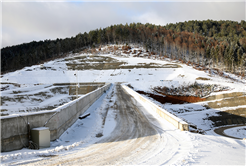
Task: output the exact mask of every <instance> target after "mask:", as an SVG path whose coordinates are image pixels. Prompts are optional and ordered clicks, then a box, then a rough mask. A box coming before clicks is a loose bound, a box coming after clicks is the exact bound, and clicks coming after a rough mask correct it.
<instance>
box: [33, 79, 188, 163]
mask: <svg viewBox="0 0 246 166" xmlns="http://www.w3.org/2000/svg"><path fill="white" fill-rule="evenodd" d="M115 86H116V87H115V92H116V94H115V95H116V96H117V100H116V101H117V102H116V103H115V105H116V108H117V110H118V113H117V119H116V121H117V124H116V127H115V129H114V131H113V132H112V133H111V135H110V136H109V137H107V138H104V139H102V140H100V141H99V142H97V143H96V144H93V145H91V146H89V147H87V148H83V149H81V150H80V151H79V152H76V153H72V154H68V155H65V156H61V157H59V156H58V157H53V158H50V159H48V160H41V161H38V162H34V163H29V164H30V165H59V164H61V165H63V164H64V165H105V164H107V165H132V164H134V165H137V164H148V165H153V164H155V165H156V164H158V165H160V164H173V163H175V162H176V161H177V160H178V159H180V157H183V156H184V155H185V154H188V151H189V146H190V144H189V142H188V143H185V142H187V140H186V138H184V137H182V132H179V131H177V130H175V129H170V128H168V127H166V129H167V130H169V131H168V132H167V131H164V130H163V128H165V126H164V127H162V128H160V127H158V125H159V126H160V124H158V123H159V122H158V121H157V120H155V118H154V117H153V116H152V115H150V114H148V113H146V112H145V113H144V112H143V107H142V106H141V105H138V104H137V102H136V101H135V100H134V99H133V98H132V97H131V96H130V95H129V94H127V93H126V92H125V91H124V90H123V89H122V88H121V86H120V84H116V85H115ZM150 121H151V122H150ZM184 145H185V146H184Z"/></svg>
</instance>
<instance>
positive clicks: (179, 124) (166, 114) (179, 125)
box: [121, 85, 189, 131]
mask: <svg viewBox="0 0 246 166" xmlns="http://www.w3.org/2000/svg"><path fill="white" fill-rule="evenodd" d="M121 86H122V87H123V88H124V89H125V90H126V92H127V93H129V94H130V95H131V96H133V97H134V98H135V99H136V100H137V101H138V102H139V103H142V102H143V103H144V104H147V105H148V107H149V108H151V110H153V111H155V112H156V113H158V114H159V115H160V116H161V117H162V118H164V119H166V120H167V121H168V122H170V123H171V124H173V125H174V126H175V127H176V128H177V129H180V130H181V131H189V125H188V123H186V122H185V121H183V120H181V119H179V118H178V117H176V116H174V115H172V114H170V113H169V112H167V111H166V110H164V109H162V108H160V107H158V106H157V105H156V104H154V103H152V102H151V101H149V100H148V99H146V98H144V97H143V96H141V95H140V94H138V93H137V92H135V91H134V90H132V89H130V88H129V87H127V86H125V85H121Z"/></svg>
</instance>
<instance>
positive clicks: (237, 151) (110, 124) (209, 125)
mask: <svg viewBox="0 0 246 166" xmlns="http://www.w3.org/2000/svg"><path fill="white" fill-rule="evenodd" d="M110 47H112V46H110ZM134 50H135V51H134ZM140 50H141V51H140ZM74 74H77V77H75V75H74ZM228 75H229V74H228ZM230 76H231V77H232V78H234V80H232V79H228V78H224V77H220V76H218V75H216V74H213V73H212V74H211V73H208V72H204V71H198V70H195V69H194V68H193V67H192V66H187V65H186V64H181V63H179V62H178V61H171V60H170V59H160V58H159V57H158V56H157V55H151V56H148V53H147V52H146V51H145V50H144V49H143V48H139V47H135V48H134V47H132V48H131V49H130V50H128V51H127V52H126V51H124V50H122V49H121V47H117V50H116V51H112V50H111V49H110V48H108V47H107V46H106V47H103V48H101V50H100V51H98V52H97V53H96V54H87V53H81V54H75V55H73V54H71V55H69V56H68V57H67V58H65V59H57V60H54V61H50V62H47V63H44V64H42V65H35V66H31V67H25V68H23V69H21V70H18V71H15V72H11V73H7V74H5V75H3V76H2V78H1V82H2V83H4V84H1V90H2V91H1V100H2V101H1V115H2V116H3V115H5V114H6V115H7V114H8V115H12V114H22V113H28V111H26V110H28V109H29V110H30V109H31V108H32V109H33V110H35V109H34V107H37V106H39V107H43V109H42V110H45V108H48V107H49V106H50V107H52V108H53V107H57V106H59V105H61V104H63V103H66V102H69V101H71V100H72V98H71V96H70V95H69V94H68V93H67V91H68V87H66V86H60V87H54V86H53V84H54V83H76V82H77V80H78V82H111V83H113V86H112V87H111V88H110V90H109V91H108V92H107V94H105V95H103V96H102V97H101V98H100V99H99V100H98V101H96V103H94V104H93V105H92V106H91V107H90V108H89V109H88V110H87V112H88V113H91V116H89V117H88V118H86V119H85V120H83V121H81V120H78V121H77V122H76V123H75V124H74V125H73V126H72V127H71V128H70V129H68V130H67V131H66V132H65V133H64V134H63V135H62V136H61V137H60V139H58V140H56V141H54V142H52V143H51V147H50V148H47V149H42V150H36V151H34V150H29V149H22V150H19V151H14V152H5V153H1V162H2V163H3V164H6V165H8V164H21V163H22V164H25V163H28V162H29V161H35V160H41V159H43V158H44V157H52V156H53V157H54V156H63V155H65V154H66V153H70V154H71V153H75V152H76V153H77V152H78V151H79V150H80V149H86V148H87V147H89V146H91V145H93V144H94V143H95V142H97V141H99V140H101V139H104V138H106V137H107V136H110V134H111V132H112V131H113V130H114V128H115V126H116V120H115V116H117V115H116V114H117V112H116V111H115V110H114V109H113V107H114V105H113V103H114V102H117V96H116V94H115V93H114V91H115V84H116V83H117V82H121V83H124V84H126V85H128V86H130V87H132V88H133V89H134V90H135V91H142V92H144V93H145V94H142V95H143V96H144V97H146V98H148V99H150V100H151V101H153V102H154V103H156V104H157V105H159V106H160V107H162V108H164V109H166V110H167V111H169V112H171V113H172V114H175V115H176V116H178V117H180V118H182V119H184V120H185V121H186V122H188V123H189V124H190V125H191V126H193V127H190V128H191V130H193V131H195V132H200V133H202V134H203V135H202V134H196V133H192V132H180V131H176V130H175V129H174V128H173V127H172V126H171V125H170V124H168V123H167V122H165V121H163V120H161V119H160V117H158V115H154V114H153V116H154V117H155V118H156V119H158V121H160V126H159V128H162V129H163V130H169V129H170V130H171V131H169V132H172V134H173V135H175V134H176V135H179V136H181V137H184V138H185V140H186V141H187V142H185V141H183V142H179V143H180V146H184V147H186V149H183V150H184V151H185V153H184V152H181V151H179V150H177V152H176V153H177V154H179V158H177V160H176V161H175V162H173V161H172V163H168V162H167V163H164V164H174V165H183V164H191V165H192V164H195V165H200V164H201V165H207V164H216V165H218V164H221V165H224V164H230V165H235V164H240V165H245V144H246V142H245V139H244V140H242V138H245V134H242V131H245V126H244V127H241V128H236V129H235V130H233V129H230V130H229V129H228V130H225V134H228V135H230V136H233V135H234V136H235V137H239V138H241V140H236V139H232V138H227V137H223V136H220V135H218V134H216V133H215V132H214V129H217V128H218V127H220V126H221V125H219V123H217V121H215V119H216V118H214V117H219V116H220V112H225V113H226V112H227V111H233V110H242V111H245V109H246V103H245V102H246V101H245V93H246V80H241V79H240V78H238V77H236V76H234V75H231V74H230ZM194 83H196V84H200V85H216V86H218V87H222V89H223V88H224V90H222V91H218V92H216V90H214V91H211V92H212V93H209V94H208V95H207V96H205V97H206V98H207V100H206V101H205V100H204V101H200V102H196V103H187V102H185V103H178V104H173V103H162V102H161V101H157V100H155V99H154V98H153V97H151V95H150V94H155V95H160V96H161V94H157V92H155V91H153V88H155V87H167V88H171V89H175V88H176V89H178V88H179V87H181V86H186V85H193V84H194ZM17 85H18V86H17ZM236 92H237V93H239V92H240V95H239V96H238V101H242V102H240V103H238V104H235V105H233V104H231V105H226V103H223V101H225V100H226V102H230V100H231V99H232V98H234V97H235V96H233V97H223V98H215V99H212V97H213V96H214V95H222V96H223V95H224V96H226V95H225V94H227V95H228V96H229V95H230V94H232V93H236ZM162 96H163V97H165V95H162ZM209 97H210V98H209ZM227 100H228V101H227ZM30 101H31V102H30ZM51 103H52V104H51ZM218 105H219V106H220V107H217V106H218ZM106 107H107V108H110V109H109V113H108V114H107V118H106V122H105V124H104V125H102V123H101V122H102V117H101V115H102V114H105V113H104V112H103V111H104V109H105V108H106ZM26 108H27V109H26ZM10 110H11V111H10ZM20 110H24V111H22V112H21V111H20ZM42 110H41V111H42ZM38 111H40V110H38ZM230 113H232V112H230ZM232 114H233V113H232ZM221 116H222V115H221ZM223 116H225V115H223ZM235 116H238V115H235ZM244 119H245V116H242V120H244ZM161 121H163V122H161ZM91 124H94V125H91ZM222 125H223V124H222ZM227 125H228V124H227ZM230 125H231V126H233V125H235V123H231V124H230ZM237 131H238V132H237ZM76 133H82V134H76ZM98 133H104V134H103V136H102V137H97V136H96V135H97V134H98ZM161 135H162V136H163V137H165V132H163V133H161ZM166 139H169V140H171V138H169V137H167V138H166ZM179 141H181V140H179ZM163 145H164V144H163ZM165 146H167V149H169V148H170V149H171V148H172V147H171V146H170V147H169V145H165ZM186 152H187V153H186ZM161 153H165V151H163V152H161V151H160V152H158V155H160V154H161ZM145 155H151V154H150V153H146V154H145ZM155 159H156V160H153V161H152V164H155V162H156V163H160V161H161V158H158V160H157V158H155ZM13 162H14V163H13ZM129 163H130V162H129ZM129 163H127V162H125V163H123V164H129ZM139 163H140V164H144V163H143V162H139Z"/></svg>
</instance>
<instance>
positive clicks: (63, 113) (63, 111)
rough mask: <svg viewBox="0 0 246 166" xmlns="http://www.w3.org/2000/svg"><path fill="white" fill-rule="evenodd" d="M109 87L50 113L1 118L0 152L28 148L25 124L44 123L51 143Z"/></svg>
mask: <svg viewBox="0 0 246 166" xmlns="http://www.w3.org/2000/svg"><path fill="white" fill-rule="evenodd" d="M110 86H111V84H110V83H107V84H105V85H104V86H103V87H101V88H99V89H97V90H94V91H92V92H90V93H88V94H86V95H85V96H82V97H80V98H78V99H76V100H73V101H71V102H69V103H67V104H64V105H62V106H60V107H58V108H56V109H54V110H51V111H42V112H35V113H29V114H22V115H21V116H18V115H17V116H16V115H12V116H11V115H10V116H4V117H1V152H6V151H12V150H17V149H21V148H23V147H24V145H25V146H28V131H27V123H29V124H30V128H35V127H43V126H44V124H45V123H46V125H45V126H46V127H49V129H50V139H51V141H53V140H55V139H57V138H59V137H60V136H61V135H62V134H63V132H64V131H66V130H67V129H68V128H69V127H70V126H71V125H72V124H73V123H74V122H75V121H76V120H77V119H78V117H79V116H80V115H82V114H83V113H84V112H85V111H86V110H87V109H88V108H89V107H90V106H91V105H92V104H93V103H94V102H95V101H96V100H97V99H98V98H99V97H100V96H101V95H102V94H103V93H104V92H105V91H106V90H107V89H108V88H109V87H110ZM23 144H24V145H23Z"/></svg>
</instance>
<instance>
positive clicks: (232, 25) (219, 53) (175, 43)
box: [1, 20, 246, 76]
mask: <svg viewBox="0 0 246 166" xmlns="http://www.w3.org/2000/svg"><path fill="white" fill-rule="evenodd" d="M120 43H121V44H126V45H128V44H129V43H138V44H140V45H142V46H144V47H145V49H146V50H147V51H150V52H155V53H156V54H159V56H164V57H168V58H171V59H177V60H180V61H182V62H185V63H188V64H192V65H194V64H196V66H199V67H201V66H204V67H205V66H206V67H209V68H212V67H213V68H217V69H220V70H223V71H229V72H233V73H237V74H241V75H242V76H244V73H245V61H246V22H245V21H241V22H240V23H238V22H234V21H213V20H206V21H196V20H195V21H188V22H179V23H176V24H167V25H166V26H159V25H158V26H157V25H153V24H149V23H147V24H141V23H131V24H129V25H128V24H125V25H122V24H119V25H111V26H109V27H106V28H104V29H101V28H100V29H96V30H92V31H90V32H89V33H87V32H84V33H83V34H82V33H79V34H78V35H76V36H75V37H71V38H66V39H56V40H45V41H39V42H35V41H33V42H31V43H24V44H21V45H17V46H12V47H5V48H3V49H1V71H2V72H9V71H14V70H17V69H21V68H23V67H25V66H31V65H34V64H40V63H42V62H44V61H47V60H50V59H54V58H58V57H62V56H65V55H66V54H67V53H70V52H80V51H82V50H83V49H86V48H95V47H97V46H99V45H105V44H120Z"/></svg>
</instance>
